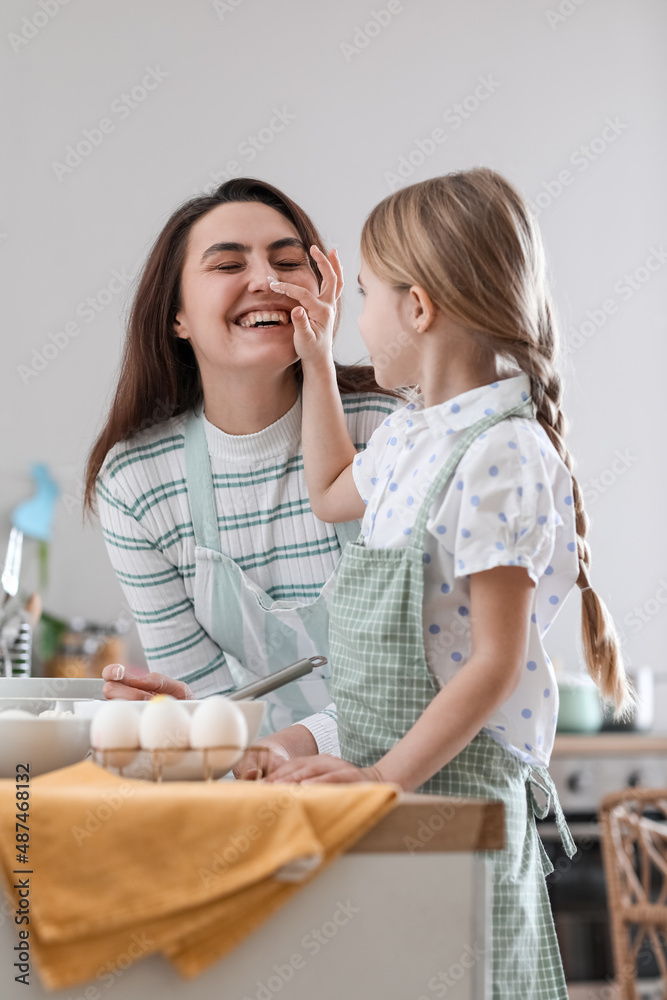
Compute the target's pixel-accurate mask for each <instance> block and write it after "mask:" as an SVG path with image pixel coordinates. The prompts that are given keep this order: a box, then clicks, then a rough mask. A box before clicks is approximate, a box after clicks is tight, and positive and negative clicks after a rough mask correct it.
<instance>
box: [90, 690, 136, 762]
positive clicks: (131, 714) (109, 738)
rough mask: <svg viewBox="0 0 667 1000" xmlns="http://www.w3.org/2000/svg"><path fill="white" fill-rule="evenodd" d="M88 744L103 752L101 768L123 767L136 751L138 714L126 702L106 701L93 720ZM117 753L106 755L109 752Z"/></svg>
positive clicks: (131, 704) (134, 707) (134, 708)
mask: <svg viewBox="0 0 667 1000" xmlns="http://www.w3.org/2000/svg"><path fill="white" fill-rule="evenodd" d="M90 743H91V746H92V747H94V748H95V749H96V750H104V751H105V753H104V754H103V757H102V763H103V764H105V765H106V764H110V765H111V766H112V767H127V765H128V764H130V763H131V762H132V761H133V760H134V758H135V757H136V754H137V750H138V749H139V710H138V707H137V706H136V705H134V704H133V703H132V702H130V701H120V700H119V701H108V702H107V703H106V704H105V705H103V706H102V707H101V708H100V709H99V711H98V712H96V713H95V715H94V716H93V719H92V722H91V724H90ZM112 750H113V751H117V752H114V753H110V752H109V751H112Z"/></svg>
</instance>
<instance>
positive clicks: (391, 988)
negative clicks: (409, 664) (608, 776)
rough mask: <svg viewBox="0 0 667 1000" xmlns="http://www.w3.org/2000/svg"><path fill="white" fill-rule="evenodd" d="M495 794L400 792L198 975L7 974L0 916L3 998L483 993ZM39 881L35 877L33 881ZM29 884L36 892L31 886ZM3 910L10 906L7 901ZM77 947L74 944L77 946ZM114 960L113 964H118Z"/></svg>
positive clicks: (457, 999) (241, 999) (349, 997)
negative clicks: (54, 977) (45, 982)
mask: <svg viewBox="0 0 667 1000" xmlns="http://www.w3.org/2000/svg"><path fill="white" fill-rule="evenodd" d="M503 840H504V808H503V805H502V803H499V802H483V801H478V800H464V799H447V798H441V797H437V796H426V795H407V794H406V795H403V796H402V797H401V799H400V801H399V804H398V806H397V807H396V808H395V809H394V810H393V811H392V812H391V813H389V814H388V815H386V816H385V817H384V818H383V819H382V820H381V821H380V822H379V823H378V824H377V825H376V826H375V827H374V828H373V829H372V830H370V831H369V832H368V833H367V834H366V835H365V836H364V837H363V838H362V839H361V840H360V841H358V842H357V843H356V844H355V845H353V846H352V847H351V848H350V849H349V850H348V851H347V853H346V854H344V855H343V856H342V857H340V858H338V859H337V860H336V861H335V862H334V863H333V864H331V865H330V866H329V867H328V868H327V869H326V870H325V871H324V872H323V873H322V874H321V875H320V876H318V877H317V878H315V879H313V881H312V882H310V883H309V884H308V885H307V886H305V887H304V888H303V890H302V891H301V892H299V893H297V894H296V895H295V896H293V897H292V898H291V899H290V900H289V902H288V903H287V904H286V905H285V906H284V907H283V908H282V909H281V910H279V911H278V912H277V913H276V914H274V915H273V916H272V917H271V918H269V920H267V921H266V923H265V924H263V925H262V926H261V927H260V928H259V929H258V930H257V931H256V932H255V933H254V934H253V935H251V936H250V937H249V938H248V939H246V940H245V941H244V942H242V944H241V945H240V946H239V947H237V948H236V949H235V950H234V951H233V952H232V953H231V954H229V955H228V956H227V957H226V958H224V959H223V960H222V961H220V962H218V963H217V964H216V965H215V966H213V967H212V968H210V969H208V970H207V971H206V972H204V973H203V974H202V975H200V976H199V977H197V978H196V979H194V980H187V981H186V980H183V979H181V978H180V976H179V975H178V973H176V972H175V971H174V969H173V968H172V966H170V965H169V963H168V962H167V961H166V960H165V959H164V958H163V957H162V956H161V955H151V956H149V957H148V958H146V959H144V960H143V961H139V962H137V963H136V964H135V965H130V966H129V967H127V966H126V967H125V968H118V969H117V970H116V972H115V973H114V974H111V973H109V971H108V970H106V971H105V970H101V971H100V974H99V975H98V977H97V979H96V980H92V981H90V982H87V983H81V984H80V985H78V986H74V987H70V988H68V989H64V990H55V991H53V992H48V993H47V992H46V991H45V990H43V988H42V986H41V984H40V983H39V977H38V975H37V970H36V969H35V968H34V967H33V968H32V970H31V974H30V986H29V987H28V988H27V989H26V987H25V986H23V985H21V984H18V983H16V982H15V981H14V979H13V972H12V969H13V962H14V958H13V954H12V949H13V947H14V944H15V938H14V926H13V923H11V922H10V920H9V919H7V917H5V916H2V917H0V968H1V970H2V972H1V974H0V975H1V977H2V978H1V980H0V981H1V983H2V996H3V1000H19V998H21V1000H25V998H40V1000H42V998H43V1000H47V998H51V1000H84V998H85V1000H102V998H104V997H106V996H107V995H109V994H108V992H107V991H108V989H109V988H110V987H111V986H113V1000H145V997H146V996H159V997H160V1000H186V998H187V1000H210V998H211V997H224V1000H271V998H273V997H274V996H275V995H277V994H280V998H281V1000H313V998H315V997H316V998H317V1000H340V998H341V997H345V998H346V1000H368V998H371V997H382V1000H407V998H408V997H409V998H414V1000H417V998H419V997H426V998H429V1000H430V998H432V997H434V996H444V995H445V992H446V995H447V997H448V998H450V1000H483V998H484V997H486V996H488V990H489V971H490V970H489V960H490V955H489V952H488V949H487V947H486V944H487V933H488V927H489V914H490V904H491V886H490V881H489V871H488V867H487V865H486V862H485V860H484V858H483V856H482V855H480V854H478V853H475V852H478V851H481V850H499V849H501V848H502V846H503ZM37 884H38V883H37ZM36 891H38V890H37V889H36ZM3 913H5V914H8V913H11V908H10V907H9V906H8V905H5V907H4V908H3ZM84 946H85V945H83V944H82V947H84ZM120 964H121V963H120V958H119V965H120Z"/></svg>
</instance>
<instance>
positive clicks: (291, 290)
mask: <svg viewBox="0 0 667 1000" xmlns="http://www.w3.org/2000/svg"><path fill="white" fill-rule="evenodd" d="M269 285H270V287H271V291H273V292H280V293H281V294H282V295H287V296H288V297H289V298H290V299H296V301H297V302H300V303H301V305H302V306H303V307H304V308H305V309H306V310H307V311H308V312H310V311H311V309H312V308H313V307H315V308H317V306H318V305H319V300H318V298H317V296H316V295H313V293H312V292H311V291H309V290H308V289H307V288H304V287H303V285H294V284H292V282H291V281H276V280H275V279H274V278H269Z"/></svg>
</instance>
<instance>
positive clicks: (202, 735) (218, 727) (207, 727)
mask: <svg viewBox="0 0 667 1000" xmlns="http://www.w3.org/2000/svg"><path fill="white" fill-rule="evenodd" d="M247 744H248V724H247V722H246V719H245V715H244V714H243V711H242V710H241V709H240V708H239V706H238V705H237V704H236V702H234V701H231V700H230V699H229V698H225V696H224V695H222V694H216V695H213V696H212V697H211V698H206V699H205V700H204V701H202V703H201V705H198V706H197V708H196V709H195V710H194V712H193V713H192V721H191V723H190V745H191V746H192V747H194V748H196V749H199V750H209V748H211V747H228V748H229V749H223V750H210V751H209V753H207V754H206V757H205V762H206V763H207V764H209V765H210V766H211V767H213V768H215V770H221V771H228V770H229V769H230V768H232V767H233V766H234V764H236V762H237V761H239V760H240V759H241V757H242V756H243V753H244V751H245V749H246V746H247Z"/></svg>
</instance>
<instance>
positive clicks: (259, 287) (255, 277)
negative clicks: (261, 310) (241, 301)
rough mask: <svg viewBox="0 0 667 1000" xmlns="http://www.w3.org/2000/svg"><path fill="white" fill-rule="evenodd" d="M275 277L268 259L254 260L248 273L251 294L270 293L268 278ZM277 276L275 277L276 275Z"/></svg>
mask: <svg viewBox="0 0 667 1000" xmlns="http://www.w3.org/2000/svg"><path fill="white" fill-rule="evenodd" d="M270 274H271V275H273V270H272V268H271V265H270V264H269V261H268V259H267V258H265V257H262V258H257V259H255V260H253V261H252V262H251V263H250V264H249V266H248V269H247V271H246V275H247V278H248V291H249V292H269V291H271V289H270V288H269V282H268V277H269V275H270ZM274 276H275V275H274Z"/></svg>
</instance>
